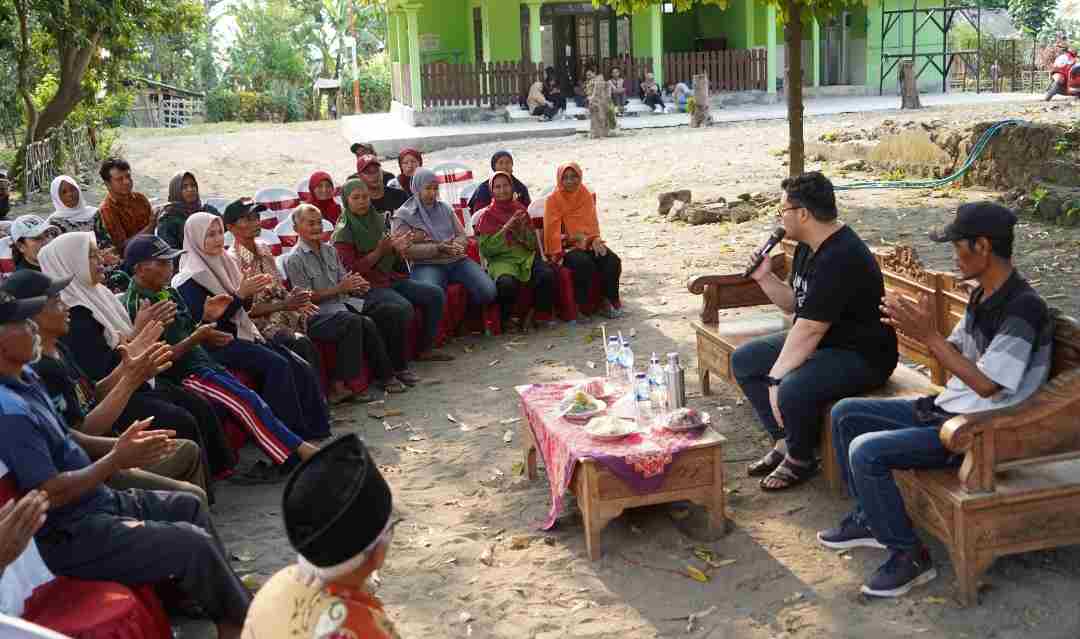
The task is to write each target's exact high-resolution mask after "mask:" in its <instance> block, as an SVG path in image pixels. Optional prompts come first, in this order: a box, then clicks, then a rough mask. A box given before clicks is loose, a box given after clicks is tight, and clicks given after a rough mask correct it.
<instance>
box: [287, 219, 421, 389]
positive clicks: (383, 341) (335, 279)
mask: <svg viewBox="0 0 1080 639" xmlns="http://www.w3.org/2000/svg"><path fill="white" fill-rule="evenodd" d="M292 216H293V227H294V228H296V234H297V237H298V240H299V241H298V242H297V245H296V248H294V249H293V250H292V251H291V252H290V253H289V256H288V257H287V258H286V259H285V272H286V273H287V274H288V276H289V282H291V283H292V284H293V286H300V287H302V288H305V289H307V290H309V291H311V302H312V303H313V304H315V305H316V306H318V307H319V308H318V311H316V312H315V314H314V315H312V316H311V317H310V318H309V319H308V334H310V335H311V336H312V337H314V338H315V339H318V340H323V341H327V342H335V343H336V344H337V345H338V347H337V349H336V362H337V367H336V369H335V371H334V375H333V377H334V380H335V393H337V394H338V397H340V398H341V400H342V401H343V400H346V399H350V398H352V399H355V400H358V401H361V402H369V401H372V399H373V397H372V396H370V395H367V394H365V395H353V393H352V391H350V390H349V389H348V388H347V387H346V386H345V382H346V381H348V380H351V379H353V378H355V377H357V376H358V375H359V374H360V370H361V367H362V366H363V364H364V359H365V356H366V357H367V361H368V363H369V364H370V366H371V372H372V376H373V377H374V378H375V384H376V385H377V386H379V387H381V388H382V389H383V390H384V391H386V392H387V393H403V392H405V390H406V386H415V385H416V384H417V383H418V382H419V381H420V380H419V378H418V377H417V376H416V374H415V373H413V372H412V371H410V370H409V368H408V362H407V361H406V358H405V330H406V329H407V328H408V326H409V324H410V323H411V322H412V313H413V310H412V306H411V305H408V306H404V307H403V306H398V305H391V304H384V305H383V306H382V307H378V306H377V305H372V308H369V305H368V303H367V300H365V299H364V298H363V297H362V296H364V295H365V294H366V293H367V292H368V291H369V290H370V289H371V285H370V284H369V283H368V282H367V280H365V279H364V278H363V277H361V276H360V275H358V274H356V273H350V272H349V271H346V270H345V267H344V266H343V265H342V264H341V260H340V259H339V258H338V254H337V251H335V250H334V246H333V244H330V243H327V242H323V232H322V216H321V215H319V209H317V208H315V207H313V206H311V205H306V204H305V205H300V206H298V207H297V208H296V210H294V211H293V213H292Z"/></svg>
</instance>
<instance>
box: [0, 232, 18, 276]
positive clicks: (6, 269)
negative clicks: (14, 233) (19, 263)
mask: <svg viewBox="0 0 1080 639" xmlns="http://www.w3.org/2000/svg"><path fill="white" fill-rule="evenodd" d="M14 272H15V256H14V254H12V252H11V236H10V235H9V236H7V237H0V273H3V274H7V273H14Z"/></svg>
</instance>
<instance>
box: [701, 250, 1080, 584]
mask: <svg viewBox="0 0 1080 639" xmlns="http://www.w3.org/2000/svg"><path fill="white" fill-rule="evenodd" d="M783 249H784V250H783V252H782V253H780V254H777V255H774V256H773V257H772V258H771V259H772V260H773V270H774V272H776V273H778V274H780V275H781V276H784V277H786V275H787V274H788V273H789V272H790V269H791V261H792V257H793V255H794V251H795V244H794V243H793V242H784V243H783ZM875 256H876V257H877V259H878V264H879V265H880V266H881V269H882V274H883V276H884V279H885V288H886V290H889V291H895V292H898V293H900V294H902V295H904V296H906V297H909V298H911V299H915V300H918V299H920V295H921V294H923V293H925V294H927V295H929V296H930V304H931V305H932V306H933V309H932V311H933V314H934V317H935V318H936V321H937V328H938V331H939V332H941V333H942V334H943V335H947V334H948V333H949V332H951V331H952V329H953V327H954V326H955V325H956V323H957V322H959V321H960V320H961V319H962V318H963V316H964V312H965V310H966V308H967V299H968V294H969V292H970V289H969V286H968V284H967V283H965V282H962V281H960V280H959V279H958V278H956V277H954V276H953V275H950V274H948V273H940V272H935V271H929V270H926V269H925V268H923V267H922V265H921V264H920V263H919V261H918V258H917V257H916V256H915V254H914V252H913V251H912V250H911V249H910V248H907V247H896V248H894V249H892V250H891V251H888V252H886V251H875ZM688 288H689V289H690V292H691V293H694V294H696V295H703V296H704V308H703V310H702V314H701V318H700V320H698V321H695V322H693V325H694V328H695V330H696V332H697V352H698V376H699V380H700V382H701V388H702V392H703V393H704V394H706V395H708V394H709V392H710V389H709V381H710V380H709V377H710V375H711V374H716V375H719V376H720V377H721V378H723V379H724V380H726V381H728V382H730V383H732V384H734V383H735V377H734V374H733V373H732V370H731V354H732V352H733V351H734V350H735V349H736V348H737V347H738V346H739V345H741V344H743V343H745V342H747V341H749V340H750V339H753V338H755V337H759V336H761V335H766V334H769V333H773V332H776V331H779V330H784V329H785V328H786V321H785V318H784V317H783V315H782V314H780V313H779V312H771V313H770V312H761V313H754V314H750V315H746V316H742V317H739V318H737V319H734V320H732V321H725V322H722V323H721V322H719V311H720V310H721V309H734V308H743V307H750V306H759V305H764V304H769V303H770V302H769V300H768V298H767V297H766V296H765V294H764V292H763V291H762V290H761V288H760V287H759V286H758V285H757V283H756V282H754V281H752V280H749V279H746V278H743V277H742V276H741V275H712V276H699V277H693V278H691V279H690V281H689V283H688ZM774 309H775V307H774ZM898 338H899V345H900V353H901V356H902V358H904V359H907V360H909V361H912V362H915V363H916V364H919V365H921V366H923V367H925V369H926V370H927V372H928V375H924V374H922V373H920V372H918V371H917V370H915V369H913V368H911V367H909V366H907V365H905V364H903V363H901V364H900V365H898V366H897V368H896V371H895V372H894V373H893V376H892V377H891V378H890V379H889V381H888V383H887V384H886V385H885V386H884V387H883V388H880V389H877V390H875V391H873V392H871V393H867V394H865V395H863V396H864V397H881V398H889V397H918V396H920V395H926V394H934V393H936V392H937V391H939V390H940V388H941V385H943V384H944V383H945V381H946V371H945V368H944V366H942V365H941V363H940V362H938V361H937V360H936V359H935V358H934V357H933V356H932V355H931V354H930V352H929V350H928V349H927V348H926V346H925V345H924V344H922V343H920V342H918V341H917V340H915V339H912V338H911V337H910V336H908V335H905V334H903V333H900V334H899V335H898ZM831 408H832V406H831V405H830V406H828V407H827V408H826V410H825V414H824V415H823V424H822V436H821V443H820V446H821V457H822V473H823V475H824V476H825V478H826V481H827V482H828V485H829V488H830V489H831V490H832V491H833V492H834V493H835V494H843V493H844V486H843V483H842V480H841V478H840V476H839V471H838V467H837V463H836V459H835V457H834V455H833V452H832V450H833V449H832V427H831V422H830V417H829V412H830V410H831ZM941 441H942V443H943V444H944V445H945V446H946V447H947V448H948V449H949V450H952V451H954V452H956V453H957V454H959V455H963V456H964V459H963V463H962V465H961V466H960V469H959V470H956V469H938V470H915V471H897V472H895V473H894V476H895V477H896V479H897V482H898V484H899V486H900V490H901V493H902V494H903V495H904V502H905V506H906V508H907V511H908V514H909V515H910V516H911V518H912V520H913V521H914V522H915V523H916V524H918V525H919V526H920V527H922V528H924V529H925V530H926V531H927V532H929V533H930V534H932V535H933V536H934V537H936V538H937V539H939V540H940V541H941V542H942V543H943V544H944V545H945V547H946V548H947V549H948V552H949V556H950V558H951V559H952V562H953V565H954V566H955V568H956V574H957V581H958V590H959V593H958V594H959V597H960V600H961V601H962V602H963V603H964V604H965V605H970V604H972V603H975V602H976V599H977V598H976V592H977V583H976V580H977V578H978V576H979V575H981V574H982V572H983V571H985V570H986V569H987V568H988V567H989V566H990V564H991V563H993V561H994V559H996V558H997V557H1000V556H1003V555H1008V554H1013V553H1018V552H1026V551H1029V550H1038V549H1045V548H1053V547H1056V546H1063V545H1069V544H1077V543H1080V324H1078V323H1077V321H1076V320H1074V319H1072V318H1069V317H1063V316H1060V315H1059V314H1055V335H1054V346H1053V367H1052V369H1051V378H1050V381H1049V382H1048V383H1047V384H1046V385H1045V386H1044V387H1043V388H1042V389H1040V390H1039V392H1038V393H1036V394H1035V395H1034V396H1032V397H1030V398H1028V399H1027V400H1026V401H1024V402H1022V403H1020V404H1017V405H1015V406H1012V407H1010V408H1007V409H1003V410H998V411H989V412H985V413H974V414H969V415H962V416H958V417H955V418H953V419H950V420H949V421H948V422H946V423H945V424H944V425H943V426H942V429H941Z"/></svg>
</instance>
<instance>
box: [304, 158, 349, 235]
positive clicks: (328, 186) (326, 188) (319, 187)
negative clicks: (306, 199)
mask: <svg viewBox="0 0 1080 639" xmlns="http://www.w3.org/2000/svg"><path fill="white" fill-rule="evenodd" d="M308 189H309V190H310V191H311V204H313V205H315V207H316V208H318V209H319V211H321V212H322V216H323V219H325V220H328V221H329V222H330V223H331V224H336V223H337V220H338V218H339V217H341V205H340V204H338V202H337V198H335V197H334V191H335V190H336V189H335V187H334V179H333V178H331V177H330V174H329V173H327V172H326V171H316V172H314V173H312V174H311V177H310V178H308Z"/></svg>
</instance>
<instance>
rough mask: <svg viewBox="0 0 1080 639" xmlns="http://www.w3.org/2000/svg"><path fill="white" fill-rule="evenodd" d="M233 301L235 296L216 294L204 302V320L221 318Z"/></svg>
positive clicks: (213, 320)
mask: <svg viewBox="0 0 1080 639" xmlns="http://www.w3.org/2000/svg"><path fill="white" fill-rule="evenodd" d="M232 303H233V296H232V295H227V294H225V293H222V294H221V295H215V296H213V297H211V298H208V299H207V300H206V301H205V302H204V303H203V316H202V320H203V321H204V322H216V321H218V320H219V319H221V316H222V315H224V314H225V309H227V308H229V304H232Z"/></svg>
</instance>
